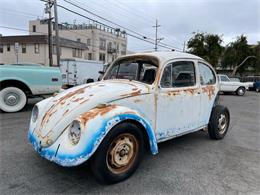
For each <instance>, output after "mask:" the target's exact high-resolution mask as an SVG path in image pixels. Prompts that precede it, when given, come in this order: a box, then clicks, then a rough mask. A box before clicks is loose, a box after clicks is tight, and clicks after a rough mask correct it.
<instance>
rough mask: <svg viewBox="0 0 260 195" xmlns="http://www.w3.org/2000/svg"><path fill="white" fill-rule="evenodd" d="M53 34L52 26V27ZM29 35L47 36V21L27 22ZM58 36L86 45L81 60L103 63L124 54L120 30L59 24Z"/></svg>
mask: <svg viewBox="0 0 260 195" xmlns="http://www.w3.org/2000/svg"><path fill="white" fill-rule="evenodd" d="M52 28H53V29H52V30H53V34H55V28H54V24H53V26H52ZM29 31H30V35H37V34H41V33H44V34H47V33H48V23H47V20H32V21H29ZM59 36H60V37H62V38H66V39H70V40H73V41H76V42H79V43H84V44H86V45H87V47H88V50H85V51H83V53H82V58H83V59H87V60H97V61H102V62H104V63H107V62H111V61H113V60H114V59H115V58H117V57H118V56H121V55H125V54H126V50H127V37H126V33H125V32H124V31H120V29H111V28H108V27H106V26H102V25H98V24H81V25H76V24H67V23H63V24H59Z"/></svg>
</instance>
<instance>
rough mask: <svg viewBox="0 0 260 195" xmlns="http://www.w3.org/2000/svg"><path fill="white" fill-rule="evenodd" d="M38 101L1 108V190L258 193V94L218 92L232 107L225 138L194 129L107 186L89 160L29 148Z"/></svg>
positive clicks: (147, 156)
mask: <svg viewBox="0 0 260 195" xmlns="http://www.w3.org/2000/svg"><path fill="white" fill-rule="evenodd" d="M39 100H40V99H36V100H30V103H29V105H27V107H26V108H25V109H24V110H23V111H22V112H18V113H12V114H10V113H9V114H8V113H0V129H1V132H0V133H1V134H0V170H1V177H0V189H1V191H0V194H14V193H17V194H46V193H47V194H50V193H67V194H74V193H82V194H83V193H84V194H85V193H120V194H125V193H127V194H130V193H132V194H137V193H148V194H150V193H157V194H158V193H166V194H238V193H243V194H244V193H246V194H260V185H259V184H260V141H259V140H260V124H259V123H260V94H257V93H255V92H247V93H246V95H245V96H244V97H238V96H235V95H222V96H221V97H220V101H221V103H222V104H224V105H226V106H227V107H228V108H229V109H230V112H231V124H230V128H229V132H228V133H227V135H226V137H225V139H223V140H220V141H213V140H210V139H209V138H208V136H207V134H206V133H204V132H202V131H199V132H196V133H192V134H189V135H185V136H182V137H180V138H177V139H173V140H170V141H167V142H164V143H162V144H160V145H159V154H157V155H155V156H153V155H151V154H148V153H146V154H145V156H144V159H143V162H142V163H141V165H140V167H139V169H137V171H136V173H135V174H134V175H133V176H132V177H131V178H130V179H128V180H126V181H124V182H122V183H119V184H115V185H110V186H106V185H100V184H98V183H97V182H96V181H95V180H94V179H93V176H92V174H91V172H90V169H89V166H88V164H84V165H82V166H79V167H73V168H64V167H60V166H58V165H56V164H54V163H51V162H49V161H47V160H45V159H42V158H41V157H40V156H39V155H38V154H37V153H36V152H35V151H34V150H33V148H32V147H31V145H30V144H29V142H28V140H27V130H28V129H27V128H28V125H29V118H30V114H31V109H32V107H33V104H34V103H35V101H39Z"/></svg>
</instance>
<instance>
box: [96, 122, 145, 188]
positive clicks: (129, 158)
mask: <svg viewBox="0 0 260 195" xmlns="http://www.w3.org/2000/svg"><path fill="white" fill-rule="evenodd" d="M143 150H144V141H143V135H142V132H141V131H140V130H139V129H138V127H137V126H136V125H134V124H132V123H122V124H119V125H117V126H115V127H114V128H113V129H112V130H111V131H110V132H109V133H108V135H107V136H106V137H105V138H104V140H103V141H102V143H101V144H100V146H99V148H98V149H97V151H96V152H95V154H94V156H93V158H92V159H91V168H92V171H93V173H94V175H95V177H96V178H97V180H98V181H99V182H101V183H107V184H113V183H117V182H120V181H123V180H125V179H127V178H128V177H130V176H131V175H132V174H133V173H134V171H135V170H136V169H137V167H138V165H139V163H140V161H141V157H142V155H143Z"/></svg>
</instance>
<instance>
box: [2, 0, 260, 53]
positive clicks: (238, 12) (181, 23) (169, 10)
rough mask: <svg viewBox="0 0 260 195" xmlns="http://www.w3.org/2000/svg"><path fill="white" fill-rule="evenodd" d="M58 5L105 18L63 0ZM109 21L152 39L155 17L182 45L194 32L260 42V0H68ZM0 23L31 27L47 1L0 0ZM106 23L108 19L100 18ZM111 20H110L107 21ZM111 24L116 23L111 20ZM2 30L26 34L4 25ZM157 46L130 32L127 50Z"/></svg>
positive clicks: (70, 18) (63, 16) (63, 17)
mask: <svg viewBox="0 0 260 195" xmlns="http://www.w3.org/2000/svg"><path fill="white" fill-rule="evenodd" d="M57 1H58V4H60V5H63V6H66V7H68V8H70V9H73V10H75V11H77V12H78V13H81V14H83V15H86V16H88V17H91V18H93V19H96V20H99V21H102V20H100V19H98V18H95V17H94V16H92V15H90V14H88V13H86V12H84V11H82V10H79V9H77V8H75V7H73V6H71V5H69V4H68V3H66V2H64V1H63V0H57ZM70 1H72V2H75V3H77V4H80V5H81V6H82V7H84V8H86V9H89V10H90V11H93V12H95V13H97V14H98V15H101V16H103V17H105V18H107V19H109V20H113V21H114V22H116V23H118V24H120V25H122V26H125V27H127V28H129V29H131V30H134V31H136V32H138V33H140V34H143V35H145V36H147V37H151V38H154V36H155V29H154V28H153V27H152V26H153V25H155V20H156V19H158V21H159V24H160V25H161V27H160V28H159V29H158V34H159V37H163V38H164V40H163V43H166V44H168V45H171V46H174V47H177V48H180V49H182V48H183V43H184V41H187V40H189V38H190V37H191V36H192V32H197V31H203V32H208V33H216V34H219V35H223V39H224V43H223V44H224V45H225V44H227V43H228V42H230V41H234V40H235V38H236V37H237V36H239V35H241V34H244V35H246V36H247V37H248V41H249V43H250V44H255V43H256V42H257V41H260V0H70ZM0 5H1V7H0V26H9V27H16V28H21V29H28V20H33V19H36V18H37V17H39V18H42V17H45V15H44V3H43V2H41V1H40V0H0ZM58 14H59V22H68V23H73V22H76V23H83V22H85V23H89V21H87V20H86V19H84V18H81V17H80V16H77V15H74V14H72V13H69V12H67V11H65V10H62V9H60V8H59V9H58ZM102 22H104V23H107V22H105V21H102ZM107 24H109V23H107ZM109 25H111V26H113V25H112V24H109ZM0 33H1V34H3V35H18V34H28V33H27V32H25V31H17V30H8V29H4V28H1V27H0ZM153 47H154V46H153V45H152V44H149V43H144V42H143V41H140V40H136V39H134V38H131V37H128V50H131V51H142V50H152V49H153Z"/></svg>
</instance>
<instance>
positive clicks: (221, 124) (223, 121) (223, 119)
mask: <svg viewBox="0 0 260 195" xmlns="http://www.w3.org/2000/svg"><path fill="white" fill-rule="evenodd" d="M227 125H228V120H227V116H226V115H225V114H221V115H220V117H219V119H218V130H219V134H223V133H225V131H226V129H227Z"/></svg>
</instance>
